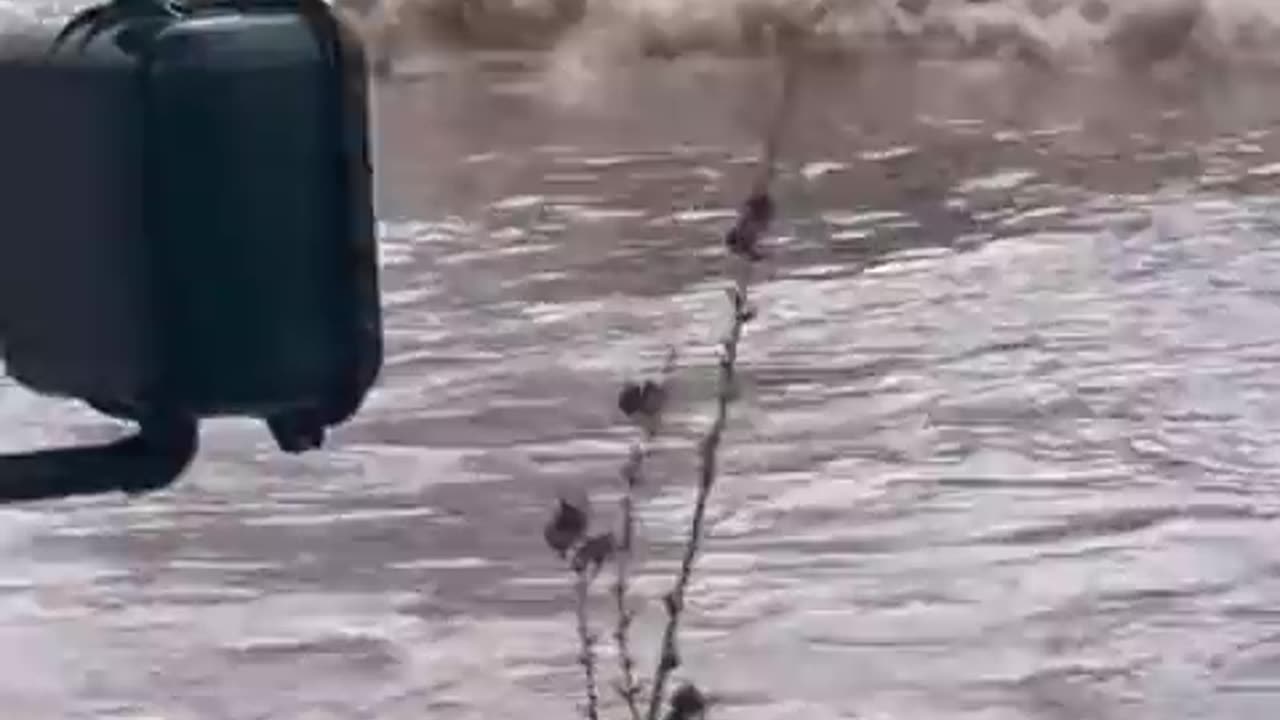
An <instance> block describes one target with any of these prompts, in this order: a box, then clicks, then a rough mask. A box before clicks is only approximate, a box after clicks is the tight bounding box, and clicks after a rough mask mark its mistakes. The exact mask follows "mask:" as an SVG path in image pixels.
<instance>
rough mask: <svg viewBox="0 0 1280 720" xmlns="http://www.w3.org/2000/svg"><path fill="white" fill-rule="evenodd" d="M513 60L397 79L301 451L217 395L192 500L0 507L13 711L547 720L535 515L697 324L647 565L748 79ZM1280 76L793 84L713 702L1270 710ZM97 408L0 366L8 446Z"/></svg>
mask: <svg viewBox="0 0 1280 720" xmlns="http://www.w3.org/2000/svg"><path fill="white" fill-rule="evenodd" d="M538 63H539V60H538V57H537V56H533V55H520V54H481V55H471V56H465V57H457V56H448V57H439V58H435V59H434V60H431V61H427V60H421V59H420V60H419V61H411V62H406V63H404V64H403V65H402V66H401V67H400V69H399V72H398V74H397V75H396V76H394V77H393V78H392V79H390V80H387V81H384V82H381V83H379V85H378V87H377V91H376V98H375V102H376V108H375V109H376V118H377V133H378V138H377V147H378V157H377V163H378V167H377V171H378V182H379V191H378V192H379V200H378V201H379V215H380V218H381V223H380V228H381V234H382V238H383V239H382V243H383V244H382V248H383V260H384V286H385V307H386V313H387V315H386V318H387V334H388V343H389V348H388V356H387V365H386V370H385V373H384V376H383V378H382V380H381V383H380V385H379V386H378V388H377V390H376V392H375V393H374V394H373V395H372V397H371V398H370V401H369V403H368V405H367V407H366V408H365V410H364V411H363V413H362V414H361V415H360V416H359V417H358V419H357V420H355V421H354V422H353V423H351V424H350V425H349V426H347V427H345V428H344V429H343V430H342V431H341V432H339V433H337V435H336V436H335V437H334V438H333V441H332V443H331V445H330V447H329V448H328V449H327V450H326V451H324V452H319V453H314V454H309V455H306V456H303V457H288V456H283V455H281V454H280V453H278V452H276V451H275V450H274V448H273V446H272V445H271V442H270V438H269V437H268V436H267V435H266V433H265V431H264V430H263V429H262V428H261V427H260V426H257V425H254V424H252V423H244V422H238V421H219V422H215V423H212V424H210V425H209V427H208V428H207V429H206V433H205V436H206V438H205V449H204V451H203V454H202V455H201V457H200V459H199V460H198V462H197V463H196V464H195V465H194V467H193V469H192V471H191V472H190V473H189V475H188V476H187V477H186V478H185V479H184V480H183V481H182V482H181V483H180V484H178V485H177V486H176V487H175V488H174V489H173V490H172V491H171V492H166V493H163V494H159V495H153V496H148V497H143V498H139V499H135V500H131V501H127V502H126V501H124V500H123V499H121V498H117V497H110V498H101V499H94V500H81V501H71V502H59V503H50V504H43V505H29V506H21V507H8V508H4V509H0V562H2V564H3V567H4V572H3V574H2V575H0V702H2V703H3V705H4V707H5V711H4V715H5V717H12V718H21V719H23V720H62V719H65V720H81V719H83V720H89V719H93V720H108V719H124V718H130V719H138V720H140V719H141V718H162V719H163V720H196V719H199V720H213V719H223V718H225V719H227V720H259V719H262V720H265V719H267V718H272V719H276V718H278V719H281V720H330V719H339V718H342V719H346V718H351V719H355V718H361V719H367V718H377V719H379V720H401V719H405V720H408V719H410V718H412V719H415V720H416V719H423V718H432V719H436V718H438V719H440V720H462V719H470V718H475V719H477V720H479V719H481V718H483V719H485V720H490V719H499V718H539V719H541V718H570V717H573V716H574V711H575V704H576V703H577V702H578V699H579V687H580V680H579V677H578V674H577V670H576V667H575V664H574V653H575V648H574V640H573V633H572V619H571V616H570V613H569V609H570V608H569V599H570V597H571V588H570V586H569V584H568V583H567V582H566V581H565V579H564V578H563V577H562V576H561V575H560V573H559V571H558V565H557V563H556V562H555V561H554V559H553V558H552V557H550V556H549V553H547V552H546V550H545V548H544V547H543V546H542V544H541V540H540V530H541V524H542V522H543V521H544V519H545V518H546V510H547V506H548V501H549V499H550V498H551V497H553V495H554V493H555V492H556V490H557V489H558V488H560V487H563V486H578V487H589V488H594V489H596V491H598V492H601V493H607V492H609V491H611V490H612V489H613V484H614V478H615V477H616V467H617V464H618V462H619V461H620V460H621V458H622V457H623V455H624V453H625V448H626V443H627V440H628V437H629V435H628V434H627V432H626V430H625V428H624V427H623V426H622V424H621V423H620V422H619V419H618V418H617V417H616V416H615V414H614V409H613V402H614V398H615V393H616V389H617V386H618V384H619V383H620V381H621V380H622V379H623V378H624V377H625V376H626V375H627V374H629V373H633V372H641V371H645V370H650V369H653V368H654V367H655V366H656V365H657V363H658V362H659V359H660V358H661V356H662V354H663V351H664V349H665V346H666V345H667V344H668V343H675V344H677V345H678V346H679V347H681V348H682V350H683V352H684V366H683V369H682V370H681V372H680V374H679V377H678V383H679V387H678V397H679V398H680V405H679V407H678V413H677V415H676V417H675V427H674V431H673V434H672V437H671V438H670V440H669V442H668V443H667V444H666V445H664V446H663V448H662V449H661V452H660V454H659V456H658V457H657V458H656V460H655V465H654V481H653V484H652V485H651V486H650V487H648V488H647V489H646V499H645V504H644V508H643V521H644V529H643V532H644V534H645V537H646V539H647V543H646V547H645V551H644V563H643V568H642V573H641V577H640V580H639V590H640V591H641V592H642V593H644V594H646V595H648V596H649V597H656V596H657V595H658V594H659V593H660V592H661V590H662V588H663V587H664V583H665V582H666V581H667V580H666V579H667V578H668V577H669V576H670V573H671V571H672V569H673V561H674V558H675V553H676V550H677V545H676V542H675V541H676V539H677V533H678V532H679V531H680V530H681V528H683V525H684V522H685V521H686V517H687V512H688V498H689V496H690V491H691V488H692V482H691V481H692V471H693V467H694V466H693V463H694V458H693V453H692V452H691V441H692V438H693V437H694V436H695V434H696V433H697V432H698V431H699V429H700V428H701V427H702V426H703V423H704V422H705V421H706V416H707V413H708V410H709V405H708V402H707V401H708V400H709V398H710V394H711V392H712V378H713V375H712V368H713V365H712V355H711V347H712V343H713V342H714V341H715V339H716V337H717V336H718V334H719V332H720V330H721V328H722V326H723V320H724V309H725V308H724V298H723V294H722V281H721V279H720V277H721V270H722V268H721V258H720V246H719V234H720V233H721V232H722V231H723V230H724V228H725V225H726V221H727V219H728V218H729V217H730V213H731V210H732V206H733V205H734V203H735V201H736V199H737V198H738V197H739V196H740V194H741V191H742V188H743V185H744V183H745V182H746V181H747V177H748V171H749V166H750V163H751V162H752V160H753V156H754V153H755V152H756V146H755V138H756V135H757V132H758V129H759V127H758V126H759V123H760V120H761V118H762V117H763V115H764V114H765V108H764V107H763V106H764V105H766V104H767V103H765V102H764V101H763V100H762V99H761V98H760V93H759V92H755V91H753V90H752V87H753V85H756V84H758V83H759V77H760V74H759V73H760V68H759V67H757V66H756V65H754V64H752V63H751V62H747V61H735V62H729V61H712V60H701V61H692V60H691V61H688V62H678V63H665V62H657V61H655V62H650V63H646V64H643V65H641V66H639V67H635V68H632V69H631V70H628V71H626V72H618V73H614V74H612V75H611V76H610V77H609V79H608V83H607V86H606V87H604V88H603V89H602V90H601V89H597V92H595V94H594V95H593V96H592V97H593V99H592V100H591V101H590V102H583V103H578V104H571V105H564V104H561V105H557V104H554V103H551V102H548V101H547V100H546V93H545V92H544V90H545V88H544V87H543V85H542V84H541V82H542V80H541V79H542V77H543V76H542V75H541V74H540V73H539V71H538ZM1275 79H1276V78H1275V77H1271V76H1262V77H1246V76H1244V75H1240V76H1231V77H1229V78H1226V79H1224V78H1221V77H1219V78H1217V79H1215V80H1212V81H1208V80H1204V79H1203V78H1202V79H1199V80H1185V79H1184V80H1183V81H1176V82H1175V81H1162V82H1160V83H1146V82H1138V81H1135V80H1132V79H1129V80H1120V79H1117V78H1106V77H1103V78H1097V77H1094V78H1090V79H1076V80H1070V79H1062V78H1056V79H1051V80H1047V79H1046V77H1045V76H1039V75H1036V74H1035V71H1033V70H1018V69H1016V68H1010V67H1008V66H1002V65H998V64H982V63H980V62H975V63H969V64H965V65H963V66H958V65H944V64H926V65H922V66H919V67H915V68H912V69H907V68H905V67H896V66H886V67H882V68H873V69H871V70H866V69H864V72H861V73H859V72H855V71H853V70H852V69H850V68H844V67H831V66H829V67H826V68H823V69H814V70H812V71H811V72H809V73H808V74H806V82H805V86H804V89H803V92H802V102H801V103H800V106H799V114H798V117H797V118H796V121H795V124H794V127H793V132H792V133H791V135H790V139H789V141H788V144H787V149H786V163H785V167H784V172H783V176H782V180H781V185H780V192H779V198H780V207H781V209H782V210H783V211H784V213H785V215H784V217H783V218H782V222H781V223H780V225H779V233H778V234H779V237H777V238H776V239H775V241H774V246H773V247H774V257H773V259H772V260H771V261H770V262H769V263H768V265H767V269H766V270H765V272H764V275H765V278H764V280H762V281H761V283H760V284H759V286H758V290H757V297H758V300H759V305H760V317H759V319H758V320H757V322H756V323H755V324H754V325H753V326H752V327H751V328H750V330H749V332H748V334H747V337H746V340H745V347H744V351H743V352H744V354H743V358H742V362H743V366H744V370H743V372H744V374H745V379H746V383H747V384H746V392H745V394H744V397H743V401H742V403H741V404H740V405H739V406H737V411H736V412H737V415H736V419H735V421H734V422H733V425H732V431H731V434H730V439H729V445H728V448H727V457H726V463H727V466H726V471H725V472H726V477H725V479H724V481H723V484H722V485H721V486H720V487H719V489H718V490H717V496H716V498H715V499H714V501H713V511H712V515H711V522H710V528H711V537H710V539H709V540H708V542H707V544H706V555H705V557H704V558H703V564H702V566H701V570H700V574H699V579H698V580H697V581H696V583H695V585H694V588H693V590H692V595H691V599H690V602H691V607H690V615H689V621H690V622H689V625H688V636H687V640H686V667H687V670H688V672H690V673H692V675H693V676H694V677H696V678H697V680H698V681H699V682H700V684H702V685H704V686H706V687H707V688H709V689H711V690H713V691H715V692H717V693H719V694H720V695H721V696H722V698H723V705H722V707H721V708H720V709H719V711H718V713H717V717H722V718H726V719H727V718H735V719H742V720H756V719H759V720H763V719H765V718H768V719H770V720H782V719H784V718H785V719H790V718H796V719H797V720H799V719H803V720H824V719H826V718H864V719H867V720H872V719H881V718H884V719H889V718H894V719H906V720H930V719H935V718H936V719H939V720H1031V719H1041V718H1043V719H1064V720H1067V719H1069V720H1109V719H1112V718H1114V719H1115V720H1146V719H1150V720H1175V719H1177V720H1182V719H1187V720H1190V719H1192V718H1196V719H1200V718H1203V719H1206V720H1209V719H1211V720H1267V719H1269V718H1273V717H1275V716H1276V715H1275V713H1276V712H1277V708H1280V560H1278V559H1277V551H1276V548H1277V547H1280V481H1278V480H1277V477H1278V471H1280V369H1277V365H1276V363H1277V360H1278V359H1280V243H1278V242H1277V236H1278V235H1280V198H1278V197H1277V195H1276V189H1277V184H1278V183H1280V102H1277V101H1276V95H1275V92H1274V88H1275V84H1274V83H1275ZM4 382H5V383H7V382H8V381H4ZM110 431H112V429H111V428H110V426H109V424H108V423H106V422H105V421H103V420H101V419H99V418H97V417H95V416H94V415H92V414H91V413H89V412H88V411H86V410H84V409H83V408H80V407H79V406H76V405H73V404H70V403H63V402H58V401H54V400H50V399H46V398H37V397H35V396H33V395H31V394H29V393H27V392H25V391H24V390H22V389H20V388H17V387H14V386H13V385H12V384H0V443H2V444H3V445H4V447H5V448H17V447H29V446H32V445H38V444H43V443H49V442H57V441H65V440H71V439H81V440H83V439H87V438H93V437H101V436H102V434H103V433H106V432H110ZM603 497H604V496H602V498H603ZM660 620H661V611H660V609H659V607H658V605H657V603H654V602H651V603H649V604H648V605H646V612H645V613H644V615H643V616H642V618H641V620H640V627H639V631H638V632H639V634H640V640H639V641H638V643H637V644H639V645H640V646H641V647H642V648H644V651H645V653H646V657H647V653H649V652H651V650H652V648H653V642H652V641H653V639H654V637H655V635H654V632H653V631H654V630H655V629H656V628H657V625H658V623H659V621H660ZM607 667H608V668H609V669H610V670H611V669H612V666H611V665H609V666H607ZM644 667H646V668H647V667H649V662H648V661H647V660H646V662H645V663H644Z"/></svg>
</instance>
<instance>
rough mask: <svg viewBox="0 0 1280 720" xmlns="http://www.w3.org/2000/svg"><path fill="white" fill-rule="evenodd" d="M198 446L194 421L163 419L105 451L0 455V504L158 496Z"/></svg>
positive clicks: (148, 423) (101, 448)
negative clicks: (112, 494)
mask: <svg viewBox="0 0 1280 720" xmlns="http://www.w3.org/2000/svg"><path fill="white" fill-rule="evenodd" d="M198 446H199V432H198V425H197V423H196V421H195V420H194V419H191V418H166V419H155V420H150V421H144V422H143V423H141V426H140V427H139V430H138V432H137V433H135V434H134V435H131V436H129V437H126V438H124V439H122V440H117V441H115V442H111V443H107V444H104V445H93V446H85V447H68V448H55V449H48V450H38V451H34V452H28V453H17V454H12V455H0V504H8V503H17V502H30V501H35V500H53V499H59V498H67V497H71V496H76V495H100V494H103V493H109V492H115V491H122V492H125V493H127V494H129V495H140V494H143V493H147V492H151V491H153V490H159V489H161V488H164V487H167V486H168V485H170V484H172V483H173V481H174V480H176V479H177V478H178V476H179V475H181V474H182V473H183V471H185V470H186V468H187V466H188V465H189V464H190V463H191V459H192V458H193V457H195V454H196V450H197V448H198Z"/></svg>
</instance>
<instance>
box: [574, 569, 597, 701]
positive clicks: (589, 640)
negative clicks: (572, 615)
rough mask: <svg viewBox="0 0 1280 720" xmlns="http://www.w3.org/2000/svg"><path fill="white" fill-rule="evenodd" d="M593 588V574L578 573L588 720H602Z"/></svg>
mask: <svg viewBox="0 0 1280 720" xmlns="http://www.w3.org/2000/svg"><path fill="white" fill-rule="evenodd" d="M590 587H591V573H590V572H589V571H588V570H586V569H583V570H580V571H578V572H577V582H576V584H575V590H576V592H577V597H576V599H575V603H574V604H575V606H576V607H575V610H576V613H577V617H578V645H579V648H580V654H579V655H578V663H579V664H581V665H582V674H583V679H584V680H585V682H586V693H587V707H586V716H587V718H588V720H600V693H599V690H597V685H596V653H595V645H596V637H595V633H593V632H591V624H590V622H589V619H588V616H587V598H588V593H587V591H588V590H589V589H590Z"/></svg>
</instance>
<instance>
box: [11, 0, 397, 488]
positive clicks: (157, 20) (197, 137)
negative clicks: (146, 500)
mask: <svg viewBox="0 0 1280 720" xmlns="http://www.w3.org/2000/svg"><path fill="white" fill-rule="evenodd" d="M0 95H3V96H4V97H6V110H5V112H4V113H2V114H0V157H3V158H4V159H5V161H4V163H3V164H0V346H2V348H3V355H4V359H5V362H6V370H7V372H8V373H9V374H10V375H11V376H12V377H13V378H15V379H16V380H17V381H19V382H20V383H22V384H24V385H26V386H28V387H30V388H32V389H34V390H36V391H38V392H41V393H45V394H49V395H56V396H64V397H74V398H80V399H83V400H85V401H86V402H88V403H89V404H91V405H92V406H93V407H95V408H97V409H99V410H100V411H103V412H106V413H108V414H111V415H114V416H117V417H120V418H126V419H130V420H134V421H137V422H139V423H141V424H142V428H143V433H142V438H143V440H146V438H148V437H150V438H158V439H159V440H157V441H156V442H153V443H151V444H150V445H147V444H146V443H145V442H144V443H143V445H144V446H145V447H144V448H143V449H144V450H148V449H156V447H157V443H159V449H161V450H163V447H164V446H167V445H175V446H181V448H180V449H183V450H184V451H185V450H186V446H187V445H190V446H191V447H190V451H191V452H194V437H191V438H190V442H187V441H186V440H184V438H187V436H188V435H191V434H193V433H194V430H195V424H196V422H197V421H198V420H199V419H200V418H206V417H213V416H223V415H240V416H251V417H259V418H262V419H263V420H265V421H266V422H267V424H268V425H269V426H270V428H271V430H272V432H273V434H274V436H275V438H276V441H277V443H278V444H279V445H280V447H281V448H283V449H285V450H288V451H294V452H296V451H301V450H305V449H308V448H312V447H317V446H319V445H320V444H321V442H322V439H323V435H324V431H325V429H326V428H329V427H332V426H335V425H338V424H340V423H343V422H345V421H347V420H349V419H350V418H351V417H352V416H353V414H354V413H355V412H356V411H357V410H358V409H359V407H360V406H361V404H362V403H363V400H364V398H365V396H366V395H367V393H368V391H369V389H370V388H371V386H372V384H373V383H374V381H375V379H376V377H377V374H378V372H379V369H380V367H381V363H382V328H381V311H380V304H379V297H378V276H377V272H378V268H377V252H376V244H375V236H374V215H373V198H372V186H371V172H372V170H371V163H370V157H369V142H368V135H369V130H368V103H367V75H366V71H365V58H364V54H363V51H362V49H361V47H360V44H359V42H358V41H357V40H356V39H355V38H354V36H353V35H352V34H351V33H350V32H349V31H348V30H347V29H346V28H345V27H344V25H343V24H342V23H341V22H340V21H339V20H338V18H337V17H336V16H335V15H334V14H333V12H332V11H331V10H330V9H329V8H328V7H327V6H326V5H324V4H323V3H321V2H319V0H310V1H309V2H284V1H283V0H253V1H252V2H242V3H224V2H203V3H200V4H198V5H197V4H192V5H179V4H174V3H164V2H161V1H160V0H131V1H124V2H115V3H112V4H109V5H105V6H101V7H99V8H95V9H91V10H89V11H86V12H84V13H82V14H81V15H80V16H77V18H75V19H73V20H72V21H71V22H70V23H69V24H68V26H67V27H66V28H65V29H64V31H63V32H62V33H61V34H60V35H59V37H58V38H57V39H56V41H54V42H52V43H50V44H49V45H48V46H47V51H46V52H43V53H41V54H39V55H36V54H34V53H31V52H23V53H16V54H11V55H10V56H9V57H7V58H4V60H3V62H0ZM188 431H189V432H188ZM166 438H168V439H166ZM175 438H176V440H175ZM135 445H136V443H135ZM135 449H136V448H135ZM75 452H81V451H75ZM81 454H83V453H81ZM29 459H30V458H23V462H25V463H26V465H24V467H28V466H30V465H31V463H30V462H27V461H28V460H29ZM15 462H16V461H15ZM183 464H185V461H184V463H183ZM15 467H16V466H15ZM19 474H20V473H19ZM4 475H5V466H4V463H3V462H0V498H2V497H3V496H4V494H5V491H4V487H5V485H6V479H5V477H4ZM42 482H44V481H42ZM156 483H157V481H155V480H147V481H143V485H146V486H150V485H155V484H156ZM16 484H17V483H16V481H15V482H9V483H8V485H9V486H15V485H16ZM126 484H127V483H126ZM95 488H96V486H95ZM98 489H101V488H98ZM33 492H34V491H33ZM11 494H14V495H17V494H21V493H17V492H16V491H15V492H14V493H11ZM28 494H32V493H28Z"/></svg>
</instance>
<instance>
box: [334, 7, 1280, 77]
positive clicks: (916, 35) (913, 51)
mask: <svg viewBox="0 0 1280 720" xmlns="http://www.w3.org/2000/svg"><path fill="white" fill-rule="evenodd" d="M337 3H338V5H339V6H340V7H343V8H345V9H347V10H348V11H350V12H351V13H352V14H353V15H354V16H356V17H357V22H358V23H359V24H360V26H361V27H363V28H364V30H365V31H366V33H367V34H368V36H369V40H370V42H371V44H372V45H373V47H374V49H375V52H376V53H379V54H393V53H398V52H403V51H410V50H412V49H413V48H414V47H437V48H439V47H451V48H487V49H547V50H551V49H556V48H560V47H564V46H566V45H570V46H574V45H581V44H583V43H585V42H594V43H597V44H600V45H602V46H607V47H608V48H610V49H611V50H612V52H613V53H614V54H615V55H617V56H619V57H623V56H627V57H634V56H637V55H639V56H659V57H675V56H682V55H688V54H698V53H712V54H718V55H724V54H729V55H743V54H746V55H752V54H759V53H762V52H767V51H768V50H769V49H770V48H771V47H773V46H774V44H775V41H776V38H777V37H778V36H779V34H780V33H798V34H800V35H801V36H803V37H804V38H805V39H806V40H807V41H808V44H809V46H810V47H811V48H812V49H813V50H814V51H815V52H817V53H820V54H824V55H828V56H833V55H834V56H851V57H855V58H863V57H867V56H874V55H884V54H889V55H892V56H894V57H896V58H904V57H906V58H917V59H947V58H954V59H966V58H1000V59H1010V60H1016V61H1021V62H1027V63H1031V64H1035V65H1040V66H1051V67H1069V66H1077V65H1092V64H1097V63H1098V62H1106V63H1110V64H1114V65H1119V66H1123V67H1130V68H1132V67H1146V66H1151V65H1155V64H1160V63H1163V62H1166V61H1177V60H1183V61H1192V62H1197V63H1212V64H1215V65H1234V64H1250V65H1256V64H1266V65H1271V64H1275V62H1276V60H1277V57H1278V55H1280V53H1277V50H1280V2H1275V0H699V1H698V2H688V0H337Z"/></svg>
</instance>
